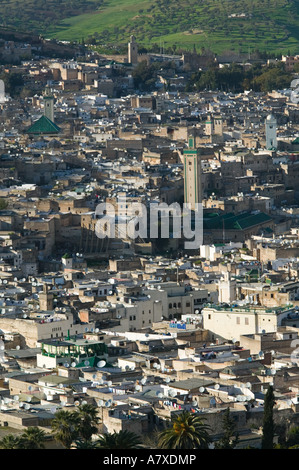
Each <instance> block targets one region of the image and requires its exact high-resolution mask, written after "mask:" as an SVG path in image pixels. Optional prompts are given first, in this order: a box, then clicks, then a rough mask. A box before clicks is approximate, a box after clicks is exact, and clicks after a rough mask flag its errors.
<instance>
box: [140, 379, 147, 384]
mask: <svg viewBox="0 0 299 470" xmlns="http://www.w3.org/2000/svg"><path fill="white" fill-rule="evenodd" d="M141 383H142V385H145V384H146V378H145V377H144V378H143V379H141Z"/></svg>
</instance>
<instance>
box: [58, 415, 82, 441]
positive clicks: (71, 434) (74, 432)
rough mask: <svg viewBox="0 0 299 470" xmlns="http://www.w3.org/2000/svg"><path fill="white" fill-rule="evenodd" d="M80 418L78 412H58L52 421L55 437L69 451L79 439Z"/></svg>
mask: <svg viewBox="0 0 299 470" xmlns="http://www.w3.org/2000/svg"><path fill="white" fill-rule="evenodd" d="M79 425H80V418H79V414H78V412H70V411H66V410H60V411H57V413H56V414H55V418H54V419H53V421H52V431H53V437H54V439H55V440H56V441H57V442H60V444H62V445H63V446H64V447H66V448H67V449H70V448H71V445H72V443H73V441H75V440H76V439H78V438H79V431H78V428H79Z"/></svg>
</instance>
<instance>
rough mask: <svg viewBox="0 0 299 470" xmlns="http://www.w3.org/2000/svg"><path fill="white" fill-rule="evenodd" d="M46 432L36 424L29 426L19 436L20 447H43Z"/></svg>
mask: <svg viewBox="0 0 299 470" xmlns="http://www.w3.org/2000/svg"><path fill="white" fill-rule="evenodd" d="M45 440H46V433H45V431H43V430H42V429H39V428H38V427H37V426H29V427H28V428H27V429H26V431H25V432H23V434H22V435H21V437H20V447H21V448H22V449H44V448H45Z"/></svg>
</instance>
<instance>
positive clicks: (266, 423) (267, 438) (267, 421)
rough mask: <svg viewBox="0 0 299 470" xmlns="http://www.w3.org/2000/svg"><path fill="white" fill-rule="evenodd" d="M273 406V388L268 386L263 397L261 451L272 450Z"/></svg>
mask: <svg viewBox="0 0 299 470" xmlns="http://www.w3.org/2000/svg"><path fill="white" fill-rule="evenodd" d="M274 404H275V401H274V391H273V386H272V385H269V388H268V390H267V393H266V396H265V402H264V419H263V437H262V449H273V439H274V420H273V407H274Z"/></svg>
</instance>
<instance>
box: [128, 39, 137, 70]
mask: <svg viewBox="0 0 299 470" xmlns="http://www.w3.org/2000/svg"><path fill="white" fill-rule="evenodd" d="M128 62H129V64H132V65H136V64H137V63H138V46H137V44H136V38H135V36H131V37H130V42H129V43H128Z"/></svg>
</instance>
